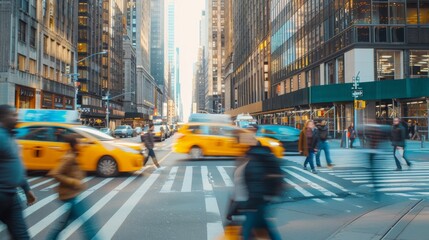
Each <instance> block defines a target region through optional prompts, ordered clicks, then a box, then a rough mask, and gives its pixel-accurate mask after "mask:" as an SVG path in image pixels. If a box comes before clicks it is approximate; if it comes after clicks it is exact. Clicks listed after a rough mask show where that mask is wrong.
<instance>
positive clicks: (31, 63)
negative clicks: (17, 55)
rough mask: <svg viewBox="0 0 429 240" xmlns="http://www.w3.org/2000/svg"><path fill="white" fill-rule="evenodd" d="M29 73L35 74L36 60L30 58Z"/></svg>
mask: <svg viewBox="0 0 429 240" xmlns="http://www.w3.org/2000/svg"><path fill="white" fill-rule="evenodd" d="M29 72H30V73H31V74H36V72H37V62H36V60H34V59H31V58H30V69H29Z"/></svg>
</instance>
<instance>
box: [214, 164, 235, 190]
mask: <svg viewBox="0 0 429 240" xmlns="http://www.w3.org/2000/svg"><path fill="white" fill-rule="evenodd" d="M217 169H218V171H219V173H220V175H221V176H222V179H223V181H224V182H225V186H227V187H232V186H234V183H233V182H232V180H231V178H230V177H229V175H228V174H227V173H226V171H225V168H224V167H220V166H218V167H217Z"/></svg>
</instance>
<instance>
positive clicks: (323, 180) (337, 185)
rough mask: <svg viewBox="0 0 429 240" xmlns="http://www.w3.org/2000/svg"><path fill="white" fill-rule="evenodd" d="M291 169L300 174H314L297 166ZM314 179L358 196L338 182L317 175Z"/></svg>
mask: <svg viewBox="0 0 429 240" xmlns="http://www.w3.org/2000/svg"><path fill="white" fill-rule="evenodd" d="M290 168H293V169H296V170H297V171H300V172H302V173H305V174H307V175H310V174H312V173H309V172H307V171H305V170H303V169H300V168H298V167H295V166H292V167H290ZM312 177H314V178H316V179H318V180H320V181H322V182H325V183H327V184H329V185H331V186H333V187H334V188H337V189H339V190H341V191H343V192H348V193H350V194H352V195H355V194H356V193H353V192H350V191H349V190H348V189H346V188H344V187H343V186H341V185H339V184H338V183H336V182H332V181H329V180H327V179H325V178H322V177H320V176H317V175H314V174H313V175H312Z"/></svg>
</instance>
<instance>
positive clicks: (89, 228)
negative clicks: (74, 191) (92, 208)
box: [47, 197, 97, 240]
mask: <svg viewBox="0 0 429 240" xmlns="http://www.w3.org/2000/svg"><path fill="white" fill-rule="evenodd" d="M64 203H65V204H66V205H68V207H69V210H68V212H67V213H66V214H65V217H64V218H63V219H61V220H60V221H59V223H58V225H57V226H56V227H55V228H54V229H53V230H52V232H51V233H50V234H49V236H48V238H47V239H49V240H51V239H52V240H53V239H58V236H59V235H60V233H61V231H62V230H64V229H65V228H66V227H67V226H68V225H69V224H70V223H72V222H73V221H74V220H76V219H78V218H79V217H80V216H82V215H83V214H84V213H85V212H86V210H87V207H86V204H85V200H81V201H80V202H79V203H78V202H77V197H74V198H71V199H68V200H66V201H64ZM85 220H86V221H85V222H84V223H83V224H82V227H83V230H84V232H83V233H84V236H85V239H95V238H94V237H95V235H96V234H97V229H96V228H95V227H94V223H93V221H92V220H91V218H89V219H85Z"/></svg>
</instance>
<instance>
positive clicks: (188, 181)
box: [181, 166, 192, 192]
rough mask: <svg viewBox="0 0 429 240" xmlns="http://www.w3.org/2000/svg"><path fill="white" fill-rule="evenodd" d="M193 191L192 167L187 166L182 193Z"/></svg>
mask: <svg viewBox="0 0 429 240" xmlns="http://www.w3.org/2000/svg"><path fill="white" fill-rule="evenodd" d="M191 191H192V166H187V167H186V170H185V176H184V177H183V185H182V190H181V192H191Z"/></svg>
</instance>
